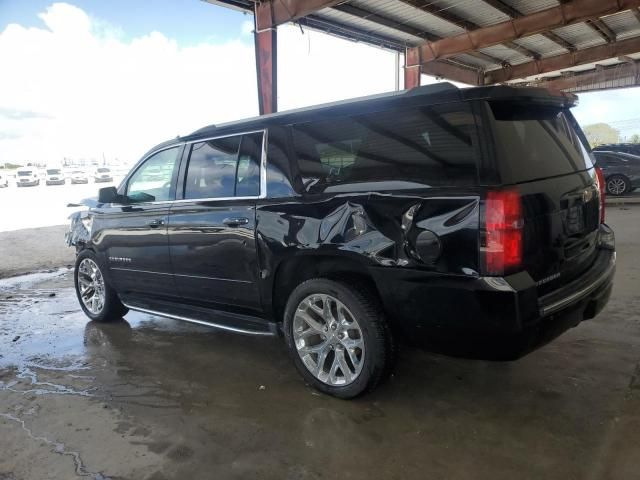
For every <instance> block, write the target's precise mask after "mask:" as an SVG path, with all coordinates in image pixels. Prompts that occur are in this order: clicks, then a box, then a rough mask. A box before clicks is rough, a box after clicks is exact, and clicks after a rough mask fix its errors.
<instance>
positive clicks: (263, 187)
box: [109, 128, 269, 205]
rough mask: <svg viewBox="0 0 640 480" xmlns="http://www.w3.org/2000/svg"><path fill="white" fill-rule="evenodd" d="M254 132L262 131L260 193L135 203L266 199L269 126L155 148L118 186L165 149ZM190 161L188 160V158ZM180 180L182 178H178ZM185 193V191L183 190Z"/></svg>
mask: <svg viewBox="0 0 640 480" xmlns="http://www.w3.org/2000/svg"><path fill="white" fill-rule="evenodd" d="M252 133H262V150H261V152H260V153H261V158H260V194H259V195H251V196H242V197H206V198H180V199H174V200H162V201H158V202H139V203H134V204H133V205H165V204H174V203H187V202H215V201H219V202H224V201H227V202H228V201H229V200H261V199H265V198H267V145H268V144H267V141H268V136H269V131H268V129H267V128H261V129H258V130H248V131H243V132H237V133H230V134H227V135H216V136H213V137H204V138H198V139H195V140H188V141H182V142H178V143H174V144H171V145H166V146H164V147H162V148H160V149H158V150H155V151H153V152H151V153H150V154H148V155H147V156H145V157H143V158H142V159H141V160H140V161H139V162H138V164H137V165H136V167H135V169H134V170H132V171H131V172H130V173H129V175H127V176H126V177H125V178H124V180H122V183H121V184H120V185H119V186H118V190H120V187H122V185H123V184H125V183H126V184H128V183H129V179H130V178H131V176H132V175H133V174H134V173H135V172H136V171H138V169H139V168H140V167H141V166H142V164H143V163H144V162H146V161H147V159H149V158H151V157H152V156H153V155H155V154H156V153H160V152H163V151H165V150H169V149H171V148H175V147H181V146H186V145H193V144H194V143H202V142H208V141H210V140H217V139H220V138H229V137H241V136H243V135H251V134H252ZM188 155H189V156H190V155H191V152H189V153H188ZM187 161H188V160H187ZM188 168H189V165H188V164H187V169H188ZM187 169H185V175H186V173H187ZM178 180H180V179H178ZM125 195H126V191H125ZM183 195H184V192H183ZM109 205H120V204H115V203H112V204H109Z"/></svg>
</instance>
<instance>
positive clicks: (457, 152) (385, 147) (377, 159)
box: [293, 104, 478, 192]
mask: <svg viewBox="0 0 640 480" xmlns="http://www.w3.org/2000/svg"><path fill="white" fill-rule="evenodd" d="M293 137H294V149H295V153H296V156H297V158H298V164H299V167H300V170H301V175H302V177H303V183H304V185H305V188H306V189H307V191H334V192H335V191H358V190H369V189H374V190H375V189H406V188H420V187H425V186H427V187H428V186H449V185H473V184H476V183H477V165H476V163H477V158H478V154H477V152H478V137H477V133H476V122H475V118H474V116H473V115H472V113H471V112H470V110H469V107H468V106H467V105H465V104H449V105H441V106H430V107H421V108H412V109H402V110H390V111H385V112H378V113H374V114H367V115H361V116H354V117H346V118H338V119H331V120H326V121H322V122H312V123H306V124H299V125H295V126H294V128H293Z"/></svg>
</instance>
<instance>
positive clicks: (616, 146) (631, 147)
mask: <svg viewBox="0 0 640 480" xmlns="http://www.w3.org/2000/svg"><path fill="white" fill-rule="evenodd" d="M593 151H594V152H621V153H630V154H631V155H638V156H640V143H608V144H606V145H598V146H597V147H596V148H594V149H593Z"/></svg>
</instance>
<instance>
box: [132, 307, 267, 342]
mask: <svg viewBox="0 0 640 480" xmlns="http://www.w3.org/2000/svg"><path fill="white" fill-rule="evenodd" d="M121 301H122V303H123V304H124V306H125V307H127V308H128V309H129V310H134V311H136V312H141V313H148V314H149V315H157V316H159V317H165V318H171V319H172V320H181V321H184V322H189V323H195V324H198V325H204V326H207V327H212V328H217V329H219V330H224V331H228V332H234V333H240V334H243V335H259V336H268V337H274V336H278V334H279V329H278V325H277V324H276V323H273V322H267V321H266V320H263V319H261V318H259V317H253V316H248V315H243V314H239V313H233V312H223V311H220V310H208V309H205V308H202V307H195V306H191V305H185V304H174V303H169V302H163V301H149V300H147V299H144V300H142V299H138V298H135V299H134V298H132V297H128V298H127V297H125V298H121Z"/></svg>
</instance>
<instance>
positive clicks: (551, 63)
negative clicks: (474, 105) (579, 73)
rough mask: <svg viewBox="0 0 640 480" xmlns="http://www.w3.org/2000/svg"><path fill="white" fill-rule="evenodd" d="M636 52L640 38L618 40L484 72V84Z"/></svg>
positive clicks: (638, 48) (639, 50) (639, 45)
mask: <svg viewBox="0 0 640 480" xmlns="http://www.w3.org/2000/svg"><path fill="white" fill-rule="evenodd" d="M638 52H640V37H634V38H629V39H627V40H619V41H617V42H612V43H607V44H605V45H598V46H596V47H590V48H585V49H583V50H577V51H575V52H570V53H564V54H562V55H556V56H554V57H547V58H543V59H541V60H537V61H535V62H527V63H522V64H520V65H510V66H508V67H506V68H501V69H499V70H491V71H489V72H486V74H485V78H484V83H485V84H487V85H490V84H493V83H502V82H506V81H508V80H515V79H518V78H526V77H532V76H534V75H540V74H542V73H549V72H555V71H557V70H562V69H564V68H569V67H575V66H577V65H584V64H587V63H595V62H599V61H602V60H606V59H608V58H615V57H620V56H623V55H631V54H634V53H638Z"/></svg>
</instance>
